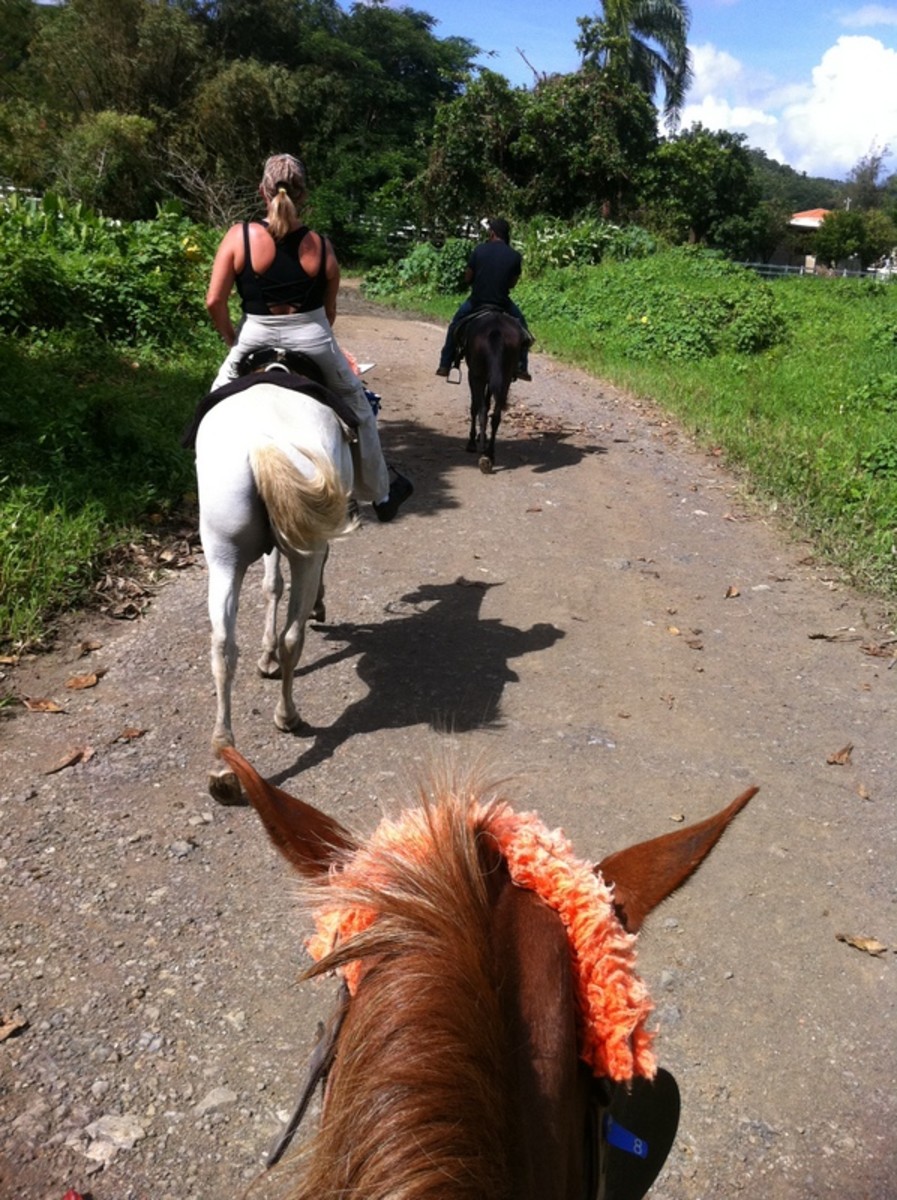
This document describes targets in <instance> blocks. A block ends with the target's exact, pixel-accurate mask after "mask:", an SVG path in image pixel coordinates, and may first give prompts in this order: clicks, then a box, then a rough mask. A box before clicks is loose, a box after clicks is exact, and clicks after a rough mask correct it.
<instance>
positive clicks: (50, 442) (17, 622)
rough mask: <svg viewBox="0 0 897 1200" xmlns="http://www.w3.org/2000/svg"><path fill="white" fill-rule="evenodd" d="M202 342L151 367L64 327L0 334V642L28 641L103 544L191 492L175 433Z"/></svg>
mask: <svg viewBox="0 0 897 1200" xmlns="http://www.w3.org/2000/svg"><path fill="white" fill-rule="evenodd" d="M205 346H206V349H205V352H204V355H200V356H199V357H197V354H196V352H195V351H191V352H190V354H189V355H187V354H186V353H184V352H182V353H181V355H180V356H179V357H173V356H171V352H170V351H169V359H168V362H167V364H166V365H165V366H164V367H160V366H159V365H157V361H156V354H155V352H154V351H151V350H149V349H146V350H143V349H141V350H136V351H134V350H132V351H130V353H129V354H128V355H126V356H123V355H121V354H120V353H117V352H116V351H114V350H113V349H112V348H110V347H109V346H108V345H106V344H104V343H102V342H99V341H98V340H97V339H96V338H95V336H93V335H92V334H91V333H84V332H74V331H73V330H71V329H69V330H66V331H63V332H61V333H59V332H53V331H47V330H43V331H41V336H39V337H35V336H32V337H29V338H13V337H9V336H0V378H2V391H3V401H2V404H0V644H6V645H8V644H27V643H29V642H31V641H35V640H40V639H41V637H42V635H43V632H44V630H45V628H46V623H47V621H48V620H50V619H51V618H52V616H53V614H54V613H55V612H57V611H59V610H61V609H63V608H65V607H66V606H67V605H70V604H73V603H77V602H79V601H81V600H83V599H84V598H85V596H86V594H87V592H88V590H89V588H90V586H91V584H92V583H93V582H94V581H95V578H96V574H97V571H98V569H99V568H100V565H101V562H102V558H103V555H104V553H105V552H106V551H107V550H108V549H109V548H110V547H112V546H113V545H116V544H120V543H122V542H128V541H131V540H134V539H135V538H138V539H139V538H140V537H141V533H140V532H139V531H138V530H137V529H135V526H137V525H138V524H142V525H144V526H145V525H146V524H147V523H148V518H150V517H152V518H153V519H154V520H156V521H158V520H159V519H162V518H164V517H165V516H166V514H170V513H173V512H174V511H176V510H177V509H178V507H179V506H180V504H181V503H182V498H183V497H184V496H186V495H187V494H188V493H189V492H190V491H191V490H192V488H193V486H194V484H193V461H192V457H191V456H190V455H189V454H187V453H186V452H185V451H184V450H183V449H182V448H181V446H180V444H179V438H180V434H181V432H182V430H183V428H184V426H185V425H186V423H187V421H188V419H189V416H190V414H191V412H192V410H193V407H194V406H195V403H196V401H197V400H198V399H199V398H200V397H201V396H202V395H203V394H204V393H205V390H206V388H207V386H208V379H209V378H210V377H211V375H212V373H213V371H214V369H215V366H216V363H215V357H216V356H217V349H216V348H215V347H214V345H213V343H212V341H211V339H207V340H206V342H205ZM13 401H14V402H13Z"/></svg>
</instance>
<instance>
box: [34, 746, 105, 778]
mask: <svg viewBox="0 0 897 1200" xmlns="http://www.w3.org/2000/svg"><path fill="white" fill-rule="evenodd" d="M92 758H93V747H92V746H77V747H76V748H75V749H74V750H68V751H66V753H65V755H64V756H63V757H62V758H61V759H60V760H59V762H58V763H57V764H56V765H55V766H54V767H49V768H48V769H47V770H46V771H44V774H45V775H55V774H56V772H57V771H64V770H65V769H66V767H74V766H75V765H76V764H77V763H80V762H85V763H86V762H90V760H91V759H92Z"/></svg>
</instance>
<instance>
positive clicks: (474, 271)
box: [436, 217, 532, 381]
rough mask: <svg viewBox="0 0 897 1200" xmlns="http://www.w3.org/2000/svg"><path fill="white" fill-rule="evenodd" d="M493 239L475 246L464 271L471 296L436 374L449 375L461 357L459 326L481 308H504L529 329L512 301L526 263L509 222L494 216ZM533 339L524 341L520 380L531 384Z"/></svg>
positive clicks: (453, 327)
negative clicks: (457, 343) (514, 243)
mask: <svg viewBox="0 0 897 1200" xmlns="http://www.w3.org/2000/svg"><path fill="white" fill-rule="evenodd" d="M488 228H489V240H488V241H486V242H481V243H480V244H479V245H478V246H477V247H475V249H474V251H473V253H472V254H471V256H470V259H469V260H468V263H467V270H466V271H465V272H464V282H465V283H467V284H470V285H471V291H470V297H469V298H468V299H467V300H465V301H464V303H463V304H462V305H461V307H460V308H459V309H458V311H457V312H456V313H455V315H454V316H453V317H452V321H451V324H450V325H449V327H448V332H447V333H446V336H445V344H444V345H443V347H442V353H441V354H440V356H439V366H438V367H437V368H436V374H437V375H441V376H443V377H445V376H447V375H448V373H449V371H450V370H451V368H452V363H453V362H454V360H455V357H456V355H457V350H456V349H455V331H456V329H457V328H458V324H459V323H460V322H461V321H462V320H463V319H464V318H465V317H467V316H469V315H470V314H471V313H472V312H475V311H476V310H477V309H478V308H487V307H488V308H500V309H503V310H504V312H507V313H510V314H511V316H512V317H516V318H517V320H518V321H519V322H520V324H521V325H522V326H523V328H524V330H526V328H527V326H526V320H525V318H524V316H523V313H522V312H521V311H520V309H519V308H518V307H517V305H516V304H515V303H514V301H513V300H512V299H511V296H510V292H511V288H513V287H514V286H515V284H516V283H517V281H518V279H519V278H520V271H521V268H522V265H523V260H522V259H521V257H520V254H519V253H518V251H516V250H513V249H512V248H511V246H510V237H511V231H510V228H509V227H508V223H507V221H505V220H503V219H502V218H501V217H493V218H492V219H491V220H490V221H489V222H488ZM529 340H530V339H529V338H525V339H524V344H523V347H522V348H521V351H520V364H519V366H518V369H517V378H518V379H525V380H527V381H529V380H530V379H531V378H532V376H531V375H530V373H529V364H528V357H529Z"/></svg>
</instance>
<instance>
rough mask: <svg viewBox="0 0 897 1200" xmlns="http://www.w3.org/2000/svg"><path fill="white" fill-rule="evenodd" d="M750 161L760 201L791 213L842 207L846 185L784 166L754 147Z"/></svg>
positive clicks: (750, 152) (749, 152)
mask: <svg viewBox="0 0 897 1200" xmlns="http://www.w3.org/2000/svg"><path fill="white" fill-rule="evenodd" d="M748 158H749V159H750V162H751V167H752V168H753V172H754V179H755V180H756V181H757V187H758V189H759V192H760V198H761V200H764V201H766V202H768V203H770V204H774V205H776V206H777V207H779V208H781V209H782V210H783V211H785V212H788V213H796V212H805V211H806V210H807V209H810V208H829V209H834V208H841V207H842V206H843V202H844V195H845V185H844V184H843V183H840V182H838V181H837V180H835V179H823V178H820V177H818V176H813V175H806V174H804V173H803V172H802V171H795V169H794V167H789V166H788V165H787V164H785V163H780V162H776V160H775V159H773V158H769V157H768V156H767V155H766V153H765V152H764V151H763V150H757V149H756V148H751V149H749V150H748Z"/></svg>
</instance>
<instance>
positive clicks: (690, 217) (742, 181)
mask: <svg viewBox="0 0 897 1200" xmlns="http://www.w3.org/2000/svg"><path fill="white" fill-rule="evenodd" d="M744 141H745V139H744V136H743V135H742V134H732V133H727V132H725V131H715V132H713V131H711V130H709V129H705V128H704V127H703V126H702V125H699V124H696V125H693V126H692V127H691V129H689V130H686V131H685V132H683V133H680V134H678V135H676V136H675V137H671V138H668V139H666V140H665V141H663V142H661V144H660V145H659V146H658V148H657V151H656V153H655V154H654V157H653V159H652V161H651V163H650V165H649V167H648V168H647V170H646V172H645V175H644V179H643V186H642V194H643V199H644V203H645V206H646V209H647V213H648V220H647V224H648V226H649V228H651V229H654V230H656V231H657V232H658V233H660V234H661V235H663V236H665V237H667V238H668V239H669V240H670V241H673V242H685V241H689V242H701V243H705V244H707V245H710V246H712V247H714V248H717V249H727V248H728V247H727V246H726V244H725V243H726V222H731V221H732V219H733V218H741V219H742V220H747V219H749V216H750V214H751V213H752V211H753V210H754V209H755V207H756V206H757V204H758V202H759V198H760V196H759V189H758V187H757V184H756V181H755V180H754V176H753V170H752V167H751V162H750V158H749V156H748V152H747V150H746V149H745V145H744ZM730 237H731V234H730Z"/></svg>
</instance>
